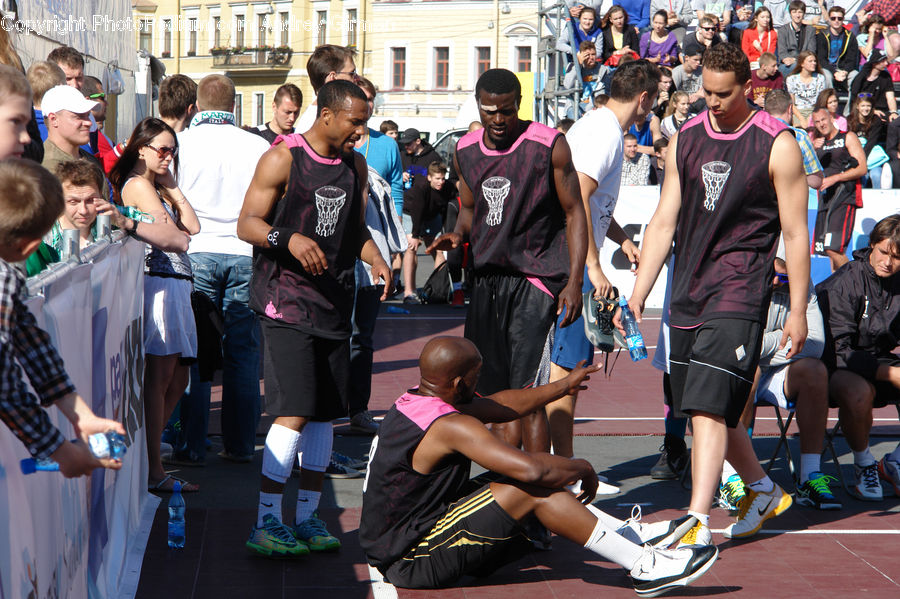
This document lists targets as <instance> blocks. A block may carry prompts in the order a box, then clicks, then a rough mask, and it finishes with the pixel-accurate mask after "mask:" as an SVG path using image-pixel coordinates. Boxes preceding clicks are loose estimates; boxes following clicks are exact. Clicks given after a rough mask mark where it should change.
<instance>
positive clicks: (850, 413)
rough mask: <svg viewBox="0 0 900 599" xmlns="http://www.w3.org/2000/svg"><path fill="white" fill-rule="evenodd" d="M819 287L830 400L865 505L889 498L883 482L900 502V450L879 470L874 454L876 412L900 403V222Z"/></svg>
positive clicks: (881, 226)
mask: <svg viewBox="0 0 900 599" xmlns="http://www.w3.org/2000/svg"><path fill="white" fill-rule="evenodd" d="M853 258H854V260H853V261H852V262H849V263H848V264H847V265H846V266H845V267H844V268H842V269H840V270H839V271H837V272H836V273H834V274H833V275H831V276H830V277H829V278H828V279H826V280H825V281H823V282H821V283H819V284H818V285H817V286H816V294H817V295H818V297H819V305H820V306H821V308H822V314H823V316H824V317H825V327H826V333H827V337H826V345H825V353H824V355H823V358H824V359H825V363H826V365H827V366H828V368H829V371H830V372H831V380H830V382H829V394H830V397H831V401H832V403H836V404H837V405H838V408H839V409H840V412H839V416H840V424H841V429H842V430H843V433H844V436H845V437H846V439H847V444H848V445H849V446H850V449H851V450H852V451H853V469H854V472H855V474H856V481H855V484H853V485H852V486H851V487H850V491H851V493H852V494H853V495H854V496H856V497H857V498H859V499H864V500H867V501H880V500H881V499H882V498H883V492H882V489H881V482H880V481H879V477H880V478H882V479H884V480H886V481H888V483H889V484H890V485H891V486H892V487H893V490H894V493H895V494H896V495H900V446H898V447H897V448H896V449H894V451H893V452H891V453H890V454H888V455H886V456H884V457H883V458H882V459H881V461H880V462H876V461H875V457H874V456H873V455H872V452H871V451H870V450H869V434H870V432H871V429H872V408H873V407H881V406H884V405H887V404H889V403H894V404H895V403H898V402H900V358H898V357H897V356H896V355H895V354H893V353H892V352H893V350H894V349H895V348H896V347H897V345H898V342H900V336H898V334H897V331H900V276H898V272H900V215H896V214H894V215H891V216H888V217H887V218H884V219H882V220H881V221H880V222H878V224H876V225H875V227H874V228H873V229H872V232H871V233H869V246H868V247H867V248H863V249H859V250H857V251H855V252H854V253H853Z"/></svg>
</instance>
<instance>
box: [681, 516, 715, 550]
mask: <svg viewBox="0 0 900 599" xmlns="http://www.w3.org/2000/svg"><path fill="white" fill-rule="evenodd" d="M691 518H694V517H693V516H691ZM673 536H674V535H673ZM676 540H677V541H678V544H677V545H676V546H675V547H676V548H677V549H682V548H684V547H697V546H700V547H705V546H706V545H712V531H711V530H709V526H706V525H705V524H703V523H702V522H700V521H699V520H697V519H696V518H694V525H693V526H692V527H691V528H690V530H688V531H687V532H686V533H685V534H684V536H683V537H681V538H680V539H678V538H677V537H676Z"/></svg>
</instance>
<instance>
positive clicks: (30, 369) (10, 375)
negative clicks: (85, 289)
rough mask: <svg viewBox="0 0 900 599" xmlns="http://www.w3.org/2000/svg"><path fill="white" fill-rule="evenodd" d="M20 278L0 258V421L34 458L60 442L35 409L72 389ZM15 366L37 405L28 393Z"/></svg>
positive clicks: (60, 437) (43, 455)
mask: <svg viewBox="0 0 900 599" xmlns="http://www.w3.org/2000/svg"><path fill="white" fill-rule="evenodd" d="M24 293H25V277H24V276H22V274H21V273H20V272H19V271H17V270H16V269H15V268H13V267H12V266H11V265H10V264H8V263H7V262H5V261H4V260H0V419H2V420H3V422H4V423H5V424H6V426H8V427H9V429H10V430H11V431H12V432H13V433H14V434H15V435H16V436H17V437H18V438H19V440H20V441H21V442H22V443H23V444H24V445H25V447H27V448H28V451H29V452H30V453H31V455H33V456H34V457H36V458H46V457H49V456H50V454H51V453H53V452H54V451H56V449H57V448H58V447H59V446H60V445H62V443H63V442H64V441H65V438H64V437H63V435H62V433H60V432H59V430H57V428H56V427H55V426H53V424H51V422H50V417H49V416H48V415H47V413H46V412H45V411H44V410H42V409H41V405H44V406H49V405H50V404H52V403H54V402H55V401H57V400H59V399H62V398H63V397H65V396H66V395H67V394H69V393H72V392H74V391H75V387H74V386H73V385H72V381H70V380H69V376H68V375H67V374H66V371H65V368H64V367H63V361H62V358H60V356H59V354H58V353H57V352H56V349H55V348H54V347H53V345H52V344H51V343H50V336H49V335H48V334H47V332H46V331H44V330H43V329H41V328H40V327H39V326H38V325H37V321H36V320H35V318H34V315H33V314H31V312H29V311H28V309H27V308H26V307H25V303H24V301H23V298H24ZM20 368H21V369H24V371H25V375H26V376H27V377H28V380H29V381H30V382H31V386H32V387H33V388H34V390H35V392H36V393H37V395H38V396H39V397H40V403H38V400H37V398H35V397H34V395H32V394H31V393H30V392H29V391H28V387H27V386H26V384H25V381H24V380H23V378H22V373H21V370H20Z"/></svg>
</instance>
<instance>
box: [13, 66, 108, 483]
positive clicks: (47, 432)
mask: <svg viewBox="0 0 900 599" xmlns="http://www.w3.org/2000/svg"><path fill="white" fill-rule="evenodd" d="M7 68H9V67H3V70H2V71H0V73H2V75H3V77H0V98H2V100H0V109H2V110H3V112H4V116H5V115H6V113H7V112H10V111H11V110H12V109H13V107H11V104H13V102H14V101H15V102H18V101H19V100H23V101H22V102H21V106H19V107H14V108H15V109H16V110H17V111H18V112H20V113H21V114H25V115H28V116H27V118H25V119H18V121H15V122H14V126H13V127H11V128H9V129H7V128H4V132H3V139H0V148H2V150H0V159H6V160H4V161H3V162H0V190H2V191H0V420H3V423H4V424H5V425H6V426H7V427H8V428H9V430H10V431H12V432H13V434H15V435H16V437H18V439H19V441H21V442H22V444H23V445H25V447H26V448H27V449H28V452H29V453H30V454H31V455H32V456H34V457H35V458H38V459H45V458H49V459H51V460H53V461H55V462H56V463H57V464H59V469H60V472H61V473H62V474H63V476H65V477H67V478H71V477H75V476H82V475H88V474H90V473H91V471H93V470H94V469H95V468H102V467H106V468H111V469H113V470H118V469H119V468H121V467H122V463H121V462H119V461H115V460H111V459H105V460H98V459H97V458H95V457H94V456H93V455H91V452H90V451H89V450H88V447H87V445H86V442H87V438H88V437H89V436H90V435H92V434H94V433H105V432H107V431H109V430H114V431H116V432H118V433H120V434H123V435H124V434H125V429H124V428H123V427H122V425H121V424H120V423H118V422H115V421H113V420H107V419H106V418H98V417H97V416H95V415H94V413H93V412H92V411H91V409H90V407H88V405H87V404H86V403H85V402H84V400H83V399H82V398H81V396H80V395H78V393H77V392H76V391H75V387H74V385H73V384H72V381H71V380H69V376H68V375H67V374H66V370H65V367H64V365H63V361H62V358H61V357H60V355H59V353H58V352H57V351H56V349H55V348H54V347H53V345H52V343H51V342H50V337H49V335H47V333H46V332H45V331H44V330H43V329H41V328H40V327H39V326H38V325H37V322H36V320H35V318H34V315H33V314H32V313H31V312H29V310H28V309H27V308H26V307H25V304H24V302H23V300H24V296H25V277H24V276H23V275H22V273H21V272H19V271H18V270H17V269H16V268H15V267H13V266H12V263H15V262H22V261H24V260H25V259H27V258H28V256H29V255H30V254H31V253H32V252H34V251H35V249H37V247H38V246H39V245H40V244H41V236H42V235H43V234H44V233H46V232H47V231H48V230H49V229H50V226H51V225H52V224H53V222H54V221H55V220H56V218H57V216H58V215H59V213H60V212H61V211H62V209H63V198H62V189H61V187H60V185H59V181H57V180H56V178H54V177H53V175H51V174H50V173H49V172H47V170H46V169H44V168H43V167H42V166H40V165H38V164H36V163H34V162H32V161H30V160H24V159H21V158H14V157H12V156H15V155H16V154H17V153H20V152H21V151H22V146H23V145H24V143H26V142H27V140H28V139H29V138H28V134H27V132H26V130H25V126H26V123H27V122H28V118H30V115H31V110H30V106H29V104H30V102H31V98H30V95H31V90H30V89H29V88H28V83H27V81H26V80H25V76H24V75H19V78H18V79H17V80H15V81H12V82H11V80H10V78H9V77H7V75H8V73H6V72H5V71H6V69H7ZM10 70H14V69H10ZM17 74H18V72H17ZM19 109H21V110H19ZM4 122H5V119H4ZM11 122H13V121H11ZM16 146H18V148H17V147H16ZM16 150H18V152H17V151H16ZM85 341H88V342H89V341H90V340H89V339H88V340H85ZM23 370H24V373H25V375H26V376H27V377H28V381H29V382H30V383H31V387H32V388H33V389H34V394H32V392H30V391H29V389H28V387H27V385H26V383H25V380H24V378H23V377H22V371H23ZM35 395H37V397H35ZM38 398H40V402H39V401H38ZM50 405H56V407H57V408H59V410H60V411H61V412H62V413H63V414H64V415H65V417H66V418H67V419H68V420H69V422H71V423H72V426H73V428H74V432H75V435H76V436H77V437H78V440H77V441H74V442H72V441H67V440H66V436H65V435H64V434H63V433H62V432H60V431H59V430H58V429H57V428H56V427H55V426H53V424H52V423H51V422H50V418H49V417H48V416H47V413H46V412H45V411H44V410H43V409H42V406H50Z"/></svg>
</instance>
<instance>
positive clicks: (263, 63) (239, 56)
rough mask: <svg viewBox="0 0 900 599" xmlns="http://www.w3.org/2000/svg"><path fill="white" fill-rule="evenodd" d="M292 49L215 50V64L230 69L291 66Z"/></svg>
mask: <svg viewBox="0 0 900 599" xmlns="http://www.w3.org/2000/svg"><path fill="white" fill-rule="evenodd" d="M292 54H293V52H292V51H291V50H281V49H278V48H275V49H267V50H243V51H240V52H235V51H233V50H225V51H219V52H217V51H215V50H214V51H213V66H214V67H228V68H230V69H258V68H275V69H277V68H290V66H291V55H292Z"/></svg>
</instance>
